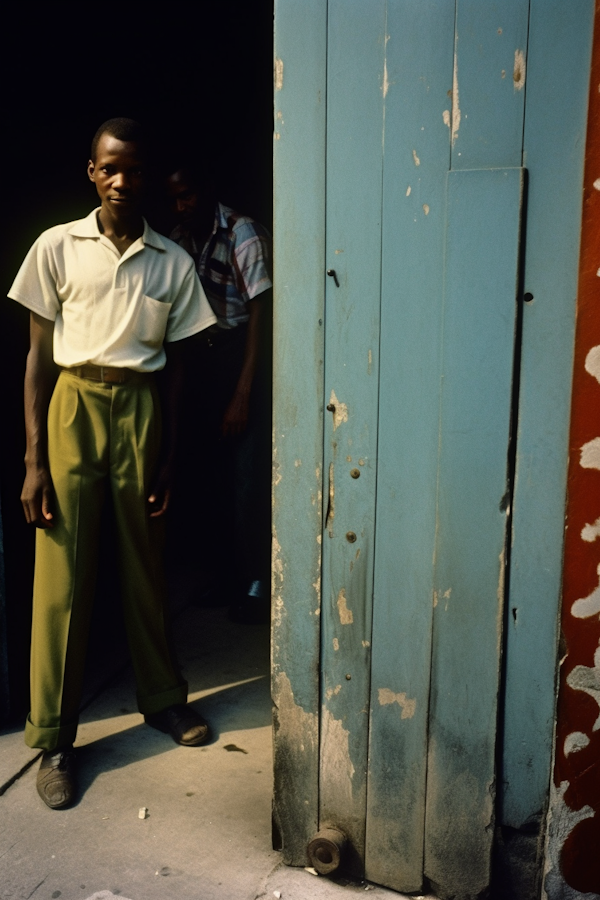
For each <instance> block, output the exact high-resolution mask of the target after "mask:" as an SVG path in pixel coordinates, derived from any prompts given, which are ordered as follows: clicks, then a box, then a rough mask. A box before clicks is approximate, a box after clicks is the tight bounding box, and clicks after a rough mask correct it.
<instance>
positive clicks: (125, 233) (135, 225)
mask: <svg viewBox="0 0 600 900" xmlns="http://www.w3.org/2000/svg"><path fill="white" fill-rule="evenodd" d="M98 227H99V229H100V231H101V232H102V234H103V235H105V237H107V238H108V239H109V240H110V241H112V243H113V244H114V245H115V247H116V248H117V250H118V251H119V252H120V253H121V254H123V253H124V252H125V250H127V248H128V247H130V246H131V244H133V243H134V241H137V239H138V238H139V237H141V236H142V234H143V233H144V220H143V218H142V216H141V215H140V213H134V214H132V215H131V216H115V215H114V214H112V210H109V209H106V207H104V206H101V207H100V210H99V211H98Z"/></svg>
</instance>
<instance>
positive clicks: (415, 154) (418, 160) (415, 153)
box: [412, 150, 421, 166]
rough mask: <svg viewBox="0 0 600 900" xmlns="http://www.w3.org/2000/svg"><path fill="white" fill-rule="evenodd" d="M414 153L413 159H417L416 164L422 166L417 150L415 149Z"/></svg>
mask: <svg viewBox="0 0 600 900" xmlns="http://www.w3.org/2000/svg"><path fill="white" fill-rule="evenodd" d="M412 154H413V159H414V161H415V166H420V165H421V160H420V159H419V157H418V156H417V151H416V150H413V152H412Z"/></svg>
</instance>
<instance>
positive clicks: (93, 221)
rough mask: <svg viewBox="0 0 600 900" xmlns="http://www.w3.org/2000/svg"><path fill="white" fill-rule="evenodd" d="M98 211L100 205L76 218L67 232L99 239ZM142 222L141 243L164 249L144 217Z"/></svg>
mask: <svg viewBox="0 0 600 900" xmlns="http://www.w3.org/2000/svg"><path fill="white" fill-rule="evenodd" d="M99 211H100V207H97V208H96V209H93V210H92V211H91V213H90V214H89V215H88V216H86V217H85V219H78V220H77V222H73V224H72V225H71V227H70V228H69V234H72V235H74V237H81V238H96V239H99V238H100V237H102V232H101V231H100V229H99V228H98V212H99ZM143 222H144V231H143V233H142V241H143V243H144V244H147V245H148V246H149V247H154V248H155V249H156V250H166V247H165V243H164V241H163V240H162V238H161V236H160V235H159V234H157V233H156V231H154V229H153V228H150V226H149V225H148V223H147V222H146V220H145V219H144V220H143Z"/></svg>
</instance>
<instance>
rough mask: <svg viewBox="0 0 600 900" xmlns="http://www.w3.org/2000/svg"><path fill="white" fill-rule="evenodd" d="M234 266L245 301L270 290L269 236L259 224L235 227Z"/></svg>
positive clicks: (243, 223)
mask: <svg viewBox="0 0 600 900" xmlns="http://www.w3.org/2000/svg"><path fill="white" fill-rule="evenodd" d="M235 238H236V240H235V246H234V249H233V258H234V265H235V269H236V281H237V283H238V290H239V292H240V295H241V296H242V297H243V299H244V301H245V302H247V301H248V300H252V299H253V298H254V297H256V296H258V294H262V293H263V291H266V290H268V289H269V288H270V287H271V286H272V284H273V282H272V281H271V275H270V249H269V244H270V241H269V234H268V232H267V230H266V228H263V226H262V225H260V224H259V223H258V222H254V221H240V222H238V223H236V227H235Z"/></svg>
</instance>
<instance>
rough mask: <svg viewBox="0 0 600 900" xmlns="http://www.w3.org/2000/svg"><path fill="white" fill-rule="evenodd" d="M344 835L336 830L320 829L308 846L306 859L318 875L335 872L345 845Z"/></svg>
mask: <svg viewBox="0 0 600 900" xmlns="http://www.w3.org/2000/svg"><path fill="white" fill-rule="evenodd" d="M347 842H348V841H347V838H346V835H345V834H344V833H343V832H342V831H340V830H339V829H337V828H322V829H321V830H320V831H318V832H317V834H315V836H314V838H313V839H312V840H311V841H310V843H309V845H308V858H309V859H310V864H311V866H312V867H313V869H316V870H317V872H318V873H319V875H331V874H333V872H337V870H338V869H339V867H340V864H341V862H342V858H343V855H344V849H345V847H346V844H347Z"/></svg>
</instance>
